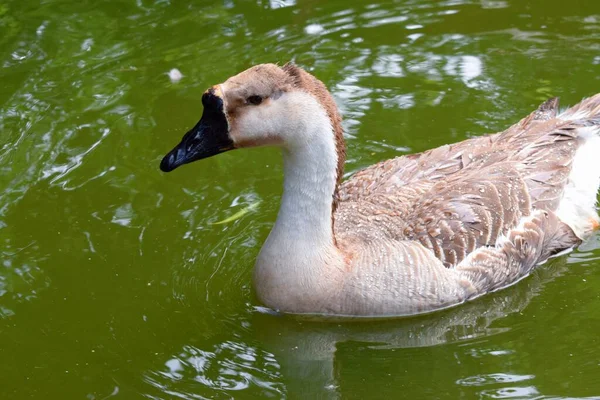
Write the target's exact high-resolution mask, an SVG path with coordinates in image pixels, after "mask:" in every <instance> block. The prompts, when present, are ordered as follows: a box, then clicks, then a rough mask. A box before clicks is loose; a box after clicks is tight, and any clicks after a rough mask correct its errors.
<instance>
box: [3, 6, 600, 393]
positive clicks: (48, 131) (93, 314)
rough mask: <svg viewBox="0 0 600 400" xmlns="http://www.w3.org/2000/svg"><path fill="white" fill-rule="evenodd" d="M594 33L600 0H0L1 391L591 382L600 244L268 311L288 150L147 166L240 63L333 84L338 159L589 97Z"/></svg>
mask: <svg viewBox="0 0 600 400" xmlns="http://www.w3.org/2000/svg"><path fill="white" fill-rule="evenodd" d="M188 3H189V2H188ZM599 34H600V9H598V6H597V5H596V3H595V2H587V3H581V4H580V5H579V6H578V7H564V4H563V3H562V2H559V1H549V2H538V3H536V2H533V3H532V2H518V1H512V0H506V1H504V0H502V1H495V0H450V1H442V2H431V1H424V0H410V1H405V2H400V1H384V2H380V3H375V2H371V3H364V2H360V1H328V2H315V1H313V0H259V1H255V2H243V1H237V0H226V1H224V2H205V1H202V2H194V3H193V4H191V3H189V4H185V3H183V2H169V1H111V2H108V1H99V2H96V3H94V5H93V6H91V5H90V4H89V3H88V2H74V1H63V0H60V1H59V0H49V1H46V2H43V3H39V4H38V3H36V4H33V3H32V2H30V1H24V0H8V1H5V2H4V3H2V4H0V138H1V140H0V255H1V256H2V260H1V263H0V322H2V323H3V324H2V325H1V326H0V343H1V344H0V355H1V356H2V358H3V359H5V360H17V361H14V362H13V363H10V364H9V363H6V365H5V367H4V369H3V370H2V371H0V372H1V374H0V375H2V376H3V377H4V379H0V382H1V383H2V385H0V397H2V398H25V397H40V396H42V397H43V398H81V397H84V396H88V398H106V396H113V397H118V396H123V398H136V397H137V396H140V394H142V395H146V397H148V398H157V399H158V398H174V397H177V398H205V397H216V398H222V397H235V398H240V397H242V398H243V397H248V398H253V397H254V398H256V397H274V398H281V397H292V398H293V397H302V394H306V395H305V397H306V396H310V395H311V394H312V395H314V397H315V398H318V397H325V398H329V397H343V398H369V397H377V398H386V397H389V398H397V397H398V393H403V394H404V395H405V396H406V397H408V398H423V397H431V398H433V397H443V396H442V395H440V393H442V394H447V397H449V398H457V397H464V398H472V397H518V398H523V397H540V396H572V397H574V396H591V395H598V394H599V393H600V386H599V384H598V383H597V379H596V377H597V375H598V368H600V367H599V366H598V360H597V359H598V352H597V348H598V346H597V343H596V342H595V341H594V340H595V339H594V338H595V337H596V336H597V335H596V331H597V328H595V327H594V326H595V325H594V323H597V322H598V321H599V320H600V319H599V317H598V315H599V314H598V309H600V308H599V307H598V306H599V303H598V301H599V298H598V294H597V293H599V291H600V286H599V285H598V282H599V279H598V276H599V272H598V268H597V266H598V262H597V260H598V259H599V258H600V255H599V251H598V243H599V242H598V240H599V239H598V238H597V237H596V238H593V239H592V240H590V241H589V242H588V243H586V244H584V246H582V248H581V250H580V251H579V252H574V253H572V254H570V255H569V256H568V258H566V262H567V265H568V267H569V269H568V270H567V269H566V267H565V265H564V264H563V262H564V259H563V260H562V261H561V260H558V261H556V262H553V263H551V264H550V265H548V266H544V267H543V268H542V269H541V270H540V271H539V272H538V273H537V274H535V275H534V276H533V277H531V278H529V279H527V280H525V281H523V282H521V283H519V284H518V285H516V286H515V287H513V288H510V289H508V290H505V291H502V292H500V293H496V294H493V295H491V296H487V297H485V298H483V299H478V300H477V301H475V302H473V303H469V304H466V305H464V306H462V307H458V308H456V309H452V310H448V311H445V312H442V313H436V314H432V315H429V316H423V317H419V318H411V319H403V320H397V321H372V322H368V323H367V322H362V323H359V322H354V323H346V322H344V323H342V322H332V321H327V322H315V321H306V320H297V319H294V318H288V317H280V316H273V315H265V314H263V313H259V312H256V308H255V306H256V305H257V303H256V300H255V299H253V297H252V291H251V286H250V277H251V268H252V265H253V263H254V258H255V256H256V254H257V252H258V248H259V247H260V245H261V243H262V242H263V241H264V240H265V238H266V235H267V234H268V231H269V229H270V227H271V225H272V223H273V220H274V218H275V215H276V211H277V205H278V201H279V197H280V193H281V173H282V167H281V161H280V159H279V155H278V154H277V153H275V152H270V151H268V150H264V149H263V150H261V149H255V150H252V151H248V152H246V153H242V152H240V153H238V152H235V153H231V154H229V153H228V154H225V155H223V156H221V157H219V158H216V159H211V160H206V161H203V162H202V163H198V164H196V165H194V166H190V167H186V168H184V169H182V170H180V171H178V172H177V173H176V174H174V175H169V176H164V175H162V174H161V173H160V172H159V171H158V168H157V165H158V161H159V160H160V157H161V156H162V154H163V153H164V151H165V149H168V148H169V147H170V146H171V145H172V144H174V142H176V141H177V140H179V138H180V137H181V135H182V133H183V132H185V131H186V130H187V129H188V128H189V127H190V126H191V125H193V124H194V123H195V122H196V121H197V119H198V118H199V116H200V109H199V107H200V102H199V96H200V94H201V93H202V92H203V91H204V90H205V89H206V87H208V86H210V85H212V84H214V83H216V82H220V81H222V80H223V79H226V78H227V77H228V76H230V75H232V74H234V73H237V72H239V71H240V70H242V69H245V68H246V67H248V66H249V65H252V64H256V63H259V62H280V63H283V62H286V61H288V60H290V59H292V60H295V61H296V62H298V63H299V64H301V65H302V66H304V67H306V68H307V69H308V70H310V71H313V72H314V73H315V74H316V75H318V77H319V78H321V79H322V80H323V81H324V82H325V83H326V84H327V85H328V87H329V88H330V89H331V91H332V93H333V95H334V97H335V99H336V101H337V103H338V105H339V107H340V110H341V111H342V113H343V115H344V118H345V120H344V127H345V130H346V138H347V140H348V155H349V157H348V165H347V168H346V171H347V174H350V173H351V172H353V171H356V170H357V169H360V168H362V167H364V166H366V165H369V164H372V163H374V162H377V161H380V160H382V159H386V158H390V157H394V156H397V155H399V154H406V153H409V152H413V151H422V150H425V149H427V148H430V147H434V146H438V145H441V144H444V143H449V142H454V141H458V140H463V139H465V138H467V137H469V136H472V135H479V134H483V133H485V132H490V131H497V130H501V129H504V128H505V127H506V126H507V125H509V124H510V123H513V122H515V121H517V120H518V119H519V118H521V117H522V116H523V115H525V114H527V113H528V112H529V111H531V109H533V108H534V107H535V106H536V105H537V104H539V103H540V102H541V101H543V100H545V99H546V98H547V97H550V96H555V95H561V96H563V98H564V100H565V103H567V104H568V103H570V104H573V103H574V102H576V101H578V100H579V99H580V98H581V97H583V96H586V95H591V94H592V92H594V91H598V87H600V80H599V79H600V76H599V75H598V65H599V64H600V56H598V53H599V51H600V44H599V42H598V35H599ZM173 69H177V70H178V71H180V74H181V76H180V77H178V78H180V80H179V81H178V82H173V81H172V80H171V79H170V78H169V75H168V73H169V71H172V70H173ZM594 88H595V89H594ZM561 275H562V276H561ZM558 276H561V278H560V279H554V278H556V277H558ZM596 325H597V324H596ZM594 335H596V336H594ZM548 349H551V350H552V351H548ZM572 371H576V373H573V372H572Z"/></svg>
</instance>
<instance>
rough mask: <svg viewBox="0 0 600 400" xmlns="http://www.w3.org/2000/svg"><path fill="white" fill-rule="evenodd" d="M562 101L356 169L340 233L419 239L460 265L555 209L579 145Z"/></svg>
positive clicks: (449, 263)
mask: <svg viewBox="0 0 600 400" xmlns="http://www.w3.org/2000/svg"><path fill="white" fill-rule="evenodd" d="M556 107H557V100H556V99H552V100H549V101H548V102H546V103H544V104H542V106H540V108H539V109H538V110H537V111H535V112H534V113H532V114H531V115H529V116H528V117H527V118H525V119H523V120H522V121H520V122H519V123H517V124H515V125H514V126H513V127H511V128H509V129H508V130H506V131H505V132H502V133H499V134H496V135H490V136H485V137H480V138H475V139H471V140H467V141H465V142H461V143H459V144H456V145H453V146H442V147H440V148H437V149H434V150H431V151H429V152H425V153H421V154H417V155H414V156H408V157H400V158H398V159H393V160H389V161H386V162H383V163H380V164H377V165H375V166H373V167H371V168H369V169H367V170H365V171H361V172H359V173H357V174H356V175H355V177H353V178H352V179H351V180H349V181H348V182H346V183H345V184H344V185H343V186H342V188H341V190H340V199H342V200H343V201H342V202H341V203H340V205H339V206H338V212H337V213H336V216H335V224H334V229H335V233H336V238H339V239H340V240H342V241H343V240H345V239H346V238H348V239H349V238H350V236H354V237H355V239H354V240H356V237H358V238H359V239H362V240H363V241H365V242H368V241H372V240H377V239H381V238H393V239H395V240H413V241H418V242H419V243H421V244H422V245H423V246H424V247H426V248H428V249H430V250H431V251H433V253H434V254H435V256H436V257H437V258H438V259H439V260H440V261H442V262H443V264H444V265H445V266H446V267H455V266H456V265H458V264H459V263H460V262H461V261H463V260H464V259H465V258H466V257H467V256H468V255H469V254H471V253H472V252H474V251H475V250H477V249H480V248H482V247H486V246H495V245H496V244H498V243H499V240H500V239H501V238H503V237H505V236H506V235H508V234H510V232H511V230H513V229H515V228H516V227H517V226H518V225H519V223H521V222H522V221H524V220H525V219H526V217H528V216H530V215H531V214H532V212H534V211H535V210H544V211H548V212H551V213H553V212H554V211H556V208H557V206H558V202H559V200H560V198H561V197H562V194H563V191H564V187H565V185H566V182H567V179H568V175H569V172H570V168H571V162H572V159H573V156H574V154H575V151H576V150H577V148H578V146H579V141H578V137H577V132H578V131H577V129H576V127H575V126H574V125H573V124H574V122H573V121H564V120H559V119H556V118H554V116H555V115H556ZM553 226H554V225H553ZM556 226H557V228H556V229H559V230H561V231H565V230H566V231H569V229H568V227H566V226H564V224H562V223H558V224H557V225H556ZM553 229H554V228H553ZM548 234H549V235H550V236H552V232H548ZM563 236H564V237H571V236H569V235H568V234H566V235H563ZM563 236H561V237H563ZM573 238H574V239H573V240H574V241H575V240H576V238H575V237H574V236H573ZM574 244H575V242H573V243H572V244H571V245H570V246H572V245H574ZM529 245H532V246H533V245H536V243H533V242H532V243H529ZM538 245H541V244H538ZM570 246H567V247H570ZM538 261H541V260H538Z"/></svg>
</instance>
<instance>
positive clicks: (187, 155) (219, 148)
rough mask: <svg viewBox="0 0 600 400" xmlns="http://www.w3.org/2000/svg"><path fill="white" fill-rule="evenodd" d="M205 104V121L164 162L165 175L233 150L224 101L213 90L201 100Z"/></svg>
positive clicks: (202, 119)
mask: <svg viewBox="0 0 600 400" xmlns="http://www.w3.org/2000/svg"><path fill="white" fill-rule="evenodd" d="M202 104H203V105H204V112H203V113H202V118H200V121H199V122H198V123H197V124H196V126H194V127H193V128H192V129H191V130H190V131H189V132H188V133H186V134H185V135H184V136H183V139H181V143H179V144H178V145H177V146H175V148H174V149H173V150H171V151H170V152H169V153H168V154H167V155H166V156H165V157H164V158H163V159H162V161H161V163H160V169H161V170H162V171H164V172H170V171H173V170H174V169H175V168H177V167H179V166H181V165H183V164H188V163H191V162H192V161H196V160H201V159H203V158H207V157H211V156H214V155H217V154H219V153H223V152H225V151H227V150H231V149H233V141H232V140H231V138H230V137H229V133H228V131H229V127H228V125H227V119H226V118H225V113H224V112H223V99H221V98H220V97H219V96H217V95H215V94H214V91H213V90H212V89H211V90H209V91H208V92H206V93H204V95H203V96H202Z"/></svg>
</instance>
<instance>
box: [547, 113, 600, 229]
mask: <svg viewBox="0 0 600 400" xmlns="http://www.w3.org/2000/svg"><path fill="white" fill-rule="evenodd" d="M565 114H566V113H565ZM559 118H561V119H568V120H574V119H581V118H585V115H583V113H575V114H573V115H565V117H563V114H561V116H559ZM599 135H600V127H598V126H591V127H584V128H580V130H579V139H580V140H581V144H580V145H579V148H578V149H577V151H576V152H575V157H574V158H573V165H572V167H571V173H570V174H569V180H568V182H567V185H566V186H565V192H564V194H563V198H562V199H561V201H560V203H559V205H558V210H557V211H556V215H557V216H558V217H559V218H560V220H561V221H563V222H564V223H566V224H567V225H569V226H570V227H571V229H573V232H575V234H576V235H577V237H579V238H580V239H585V238H586V237H587V236H589V235H590V234H591V232H592V231H593V230H594V228H595V227H597V226H598V223H599V218H598V214H597V212H596V201H597V193H598V188H599V187H600V136H599Z"/></svg>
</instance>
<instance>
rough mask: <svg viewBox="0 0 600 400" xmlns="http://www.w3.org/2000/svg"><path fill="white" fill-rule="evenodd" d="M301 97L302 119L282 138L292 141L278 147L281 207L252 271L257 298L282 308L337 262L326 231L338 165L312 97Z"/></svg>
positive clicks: (331, 137) (331, 140) (329, 231)
mask: <svg viewBox="0 0 600 400" xmlns="http://www.w3.org/2000/svg"><path fill="white" fill-rule="evenodd" d="M302 96H303V97H308V99H306V98H302V107H303V110H302V112H298V113H297V114H296V117H298V118H299V117H302V116H305V117H306V118H305V119H304V120H303V121H301V123H296V124H293V125H294V127H296V128H298V129H297V130H296V131H295V132H289V133H288V135H286V136H288V137H290V138H293V140H291V139H290V140H288V141H286V142H285V144H284V146H283V161H284V172H285V179H284V190H283V197H282V200H281V206H280V208H279V214H278V215H277V221H276V222H275V225H274V227H273V229H272V230H271V233H270V235H269V238H268V239H267V241H266V242H265V244H264V246H263V248H262V250H261V252H260V255H259V257H258V259H257V265H256V273H255V280H256V287H257V292H258V294H259V296H260V297H261V300H263V301H264V302H265V303H266V304H268V305H270V306H272V307H275V308H279V309H288V310H289V309H290V307H293V306H294V304H291V303H293V302H295V301H298V298H302V297H303V295H304V294H305V293H302V292H301V291H302V290H303V289H308V290H311V291H312V290H314V289H315V286H322V285H323V284H324V280H327V279H326V277H327V276H328V274H329V272H328V271H327V269H328V268H331V267H333V266H332V265H331V264H335V263H336V262H337V260H336V259H337V258H338V252H337V249H336V247H335V245H334V238H333V229H332V207H333V204H332V203H333V194H334V191H335V188H336V183H337V171H336V168H337V161H338V160H337V151H336V144H335V136H334V133H333V128H332V125H331V120H330V119H329V117H328V116H327V113H326V112H325V110H324V109H323V107H321V106H320V105H319V103H318V102H317V101H316V100H315V99H314V98H313V97H312V96H310V95H307V94H303V95H302ZM321 281H323V282H321ZM296 290H300V292H298V293H294V291H296ZM313 293H314V292H313ZM294 294H296V296H295V295H294ZM287 303H290V307H287V306H286V304H287Z"/></svg>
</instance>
